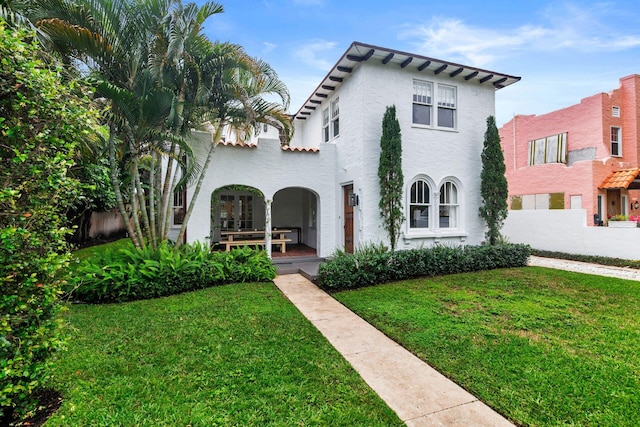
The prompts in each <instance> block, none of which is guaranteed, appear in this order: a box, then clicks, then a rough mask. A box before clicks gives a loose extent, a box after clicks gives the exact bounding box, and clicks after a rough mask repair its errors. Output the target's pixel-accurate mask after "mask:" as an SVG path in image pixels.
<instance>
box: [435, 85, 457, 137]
mask: <svg viewBox="0 0 640 427" xmlns="http://www.w3.org/2000/svg"><path fill="white" fill-rule="evenodd" d="M438 126H439V127H443V128H451V129H453V128H455V127H456V88H455V87H453V86H444V85H438Z"/></svg>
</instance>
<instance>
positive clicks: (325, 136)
mask: <svg viewBox="0 0 640 427" xmlns="http://www.w3.org/2000/svg"><path fill="white" fill-rule="evenodd" d="M322 142H329V109H328V108H325V109H324V110H322Z"/></svg>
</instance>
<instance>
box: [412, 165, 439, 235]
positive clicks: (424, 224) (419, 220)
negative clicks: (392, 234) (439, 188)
mask: <svg viewBox="0 0 640 427" xmlns="http://www.w3.org/2000/svg"><path fill="white" fill-rule="evenodd" d="M420 187H422V188H420ZM408 190H409V191H408V192H407V209H408V215H407V218H409V224H408V226H409V230H410V231H414V232H420V231H427V230H431V229H432V228H433V220H431V221H430V219H432V218H433V214H432V211H433V208H432V206H433V194H434V193H433V186H432V185H431V183H430V182H429V181H428V180H427V179H425V178H424V177H417V178H416V179H414V180H413V181H412V182H411V184H410V185H409V187H408ZM425 190H426V196H427V197H426V199H427V200H426V201H425V197H424V196H425ZM414 207H416V208H417V209H415V210H414ZM416 214H417V215H416Z"/></svg>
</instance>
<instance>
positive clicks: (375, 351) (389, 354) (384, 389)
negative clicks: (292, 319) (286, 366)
mask: <svg viewBox="0 0 640 427" xmlns="http://www.w3.org/2000/svg"><path fill="white" fill-rule="evenodd" d="M274 282H275V284H276V286H277V287H278V288H279V289H280V290H281V291H282V293H284V295H285V296H286V297H287V298H288V299H289V300H290V301H291V302H292V303H293V304H294V305H295V306H296V307H297V308H298V310H300V312H301V313H302V314H303V315H304V316H306V317H307V319H309V320H310V321H311V323H312V324H313V325H314V326H315V327H316V328H318V330H319V331H320V332H321V333H322V334H323V335H324V336H325V337H326V338H327V340H328V341H329V342H330V343H331V345H333V346H334V347H335V348H336V349H337V350H338V351H339V352H340V353H341V354H342V356H343V357H344V358H345V359H346V360H347V361H348V362H349V363H351V365H352V366H353V367H354V368H355V370H356V371H357V372H358V373H359V374H360V376H361V377H362V378H363V379H364V381H365V382H366V383H367V384H369V386H370V387H371V388H372V389H373V390H374V391H375V392H376V393H378V395H379V396H380V397H381V398H382V399H383V400H384V401H385V402H386V403H387V405H389V407H390V408H391V409H393V410H394V411H395V412H396V414H398V416H399V417H400V419H402V421H404V422H405V424H406V425H407V426H409V427H418V426H478V427H480V426H512V425H513V424H511V423H510V422H509V421H507V420H506V419H505V418H503V417H502V416H501V415H499V414H497V413H496V412H494V411H493V410H492V409H491V408H489V407H488V406H487V405H485V404H484V403H482V402H480V401H479V400H478V399H477V398H476V397H474V396H473V395H471V394H469V393H468V392H467V391H465V390H464V389H463V388H461V387H460V386H458V385H457V384H455V383H454V382H453V381H451V380H449V379H448V378H446V377H445V376H443V375H442V374H440V373H439V372H437V371H436V370H435V369H433V368H432V367H431V366H429V365H427V364H426V363H424V362H423V361H421V360H420V359H418V358H417V357H416V356H414V355H413V354H411V353H410V352H408V351H407V350H405V349H404V348H403V347H401V346H400V345H399V344H397V343H396V342H394V341H392V340H391V339H389V338H388V337H387V336H386V335H384V334H383V333H382V332H380V331H378V330H377V329H376V328H374V327H373V326H371V325H370V324H368V323H367V322H365V321H364V320H363V319H361V318H360V317H358V316H356V315H355V314H354V313H353V312H352V311H350V310H349V309H347V308H346V307H345V306H343V305H342V304H340V303H339V302H338V301H336V300H335V299H333V298H332V297H331V296H329V295H328V294H327V293H325V292H323V291H322V290H320V289H319V288H318V287H317V286H315V285H314V284H313V283H311V282H310V281H309V280H308V279H306V278H305V277H303V276H302V275H300V274H290V275H284V276H282V275H281V276H277V277H276V278H275V279H274Z"/></svg>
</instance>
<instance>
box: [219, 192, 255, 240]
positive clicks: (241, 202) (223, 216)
mask: <svg viewBox="0 0 640 427" xmlns="http://www.w3.org/2000/svg"><path fill="white" fill-rule="evenodd" d="M265 224H266V212H265V200H264V195H263V194H262V192H261V191H260V190H258V189H257V188H254V187H249V186H246V185H227V186H224V187H220V188H217V189H216V190H215V191H214V192H213V193H211V229H210V238H211V242H212V244H213V245H216V244H218V243H219V242H220V241H221V240H224V234H225V233H226V232H231V231H242V230H264V229H265Z"/></svg>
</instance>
